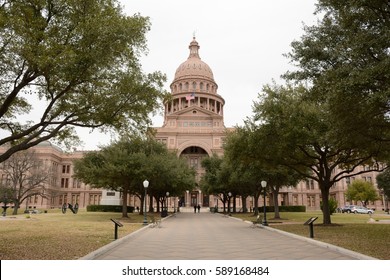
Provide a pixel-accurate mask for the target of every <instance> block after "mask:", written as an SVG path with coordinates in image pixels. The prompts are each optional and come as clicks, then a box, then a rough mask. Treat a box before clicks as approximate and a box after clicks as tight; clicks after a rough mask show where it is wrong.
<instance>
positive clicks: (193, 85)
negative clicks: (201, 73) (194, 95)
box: [192, 82, 196, 90]
mask: <svg viewBox="0 0 390 280" xmlns="http://www.w3.org/2000/svg"><path fill="white" fill-rule="evenodd" d="M192 89H193V90H196V82H193V83H192Z"/></svg>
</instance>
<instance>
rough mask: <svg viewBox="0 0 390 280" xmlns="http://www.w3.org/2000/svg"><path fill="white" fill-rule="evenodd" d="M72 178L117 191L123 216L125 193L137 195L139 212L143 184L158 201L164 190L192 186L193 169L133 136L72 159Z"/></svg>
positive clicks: (176, 190)
mask: <svg viewBox="0 0 390 280" xmlns="http://www.w3.org/2000/svg"><path fill="white" fill-rule="evenodd" d="M74 166H75V167H74V169H75V177H76V178H78V179H80V180H81V181H83V182H84V183H86V184H90V185H91V186H93V187H96V188H105V189H111V190H115V191H121V192H122V194H123V195H122V197H123V203H122V205H123V212H122V215H123V217H127V198H128V194H134V195H137V196H138V197H139V198H140V201H141V212H140V214H143V212H142V211H143V209H144V207H142V206H143V202H144V196H145V195H144V193H145V190H144V187H143V184H142V182H143V181H144V180H148V181H149V187H148V189H147V192H148V194H149V195H150V196H153V197H155V199H156V200H157V201H158V200H159V199H160V198H161V197H165V194H166V192H169V193H170V194H172V195H179V194H181V193H182V192H184V191H185V190H190V189H192V188H193V186H194V185H195V171H194V170H193V169H191V168H190V167H189V166H188V164H187V163H186V162H185V161H184V160H182V159H180V158H178V157H177V156H176V155H175V154H174V153H172V152H169V151H168V150H167V148H166V146H164V145H163V144H161V143H158V142H156V141H155V140H153V139H149V138H147V139H144V138H142V137H140V136H136V135H133V136H132V137H130V138H123V139H121V140H119V141H117V142H115V143H113V144H111V145H109V146H106V147H103V148H102V149H101V150H100V151H92V152H88V153H86V154H85V156H84V157H83V158H82V159H80V160H76V161H75V162H74Z"/></svg>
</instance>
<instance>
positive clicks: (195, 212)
mask: <svg viewBox="0 0 390 280" xmlns="http://www.w3.org/2000/svg"><path fill="white" fill-rule="evenodd" d="M194 213H195V214H196V205H194Z"/></svg>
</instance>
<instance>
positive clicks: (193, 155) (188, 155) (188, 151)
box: [180, 146, 209, 207]
mask: <svg viewBox="0 0 390 280" xmlns="http://www.w3.org/2000/svg"><path fill="white" fill-rule="evenodd" d="M208 156H209V155H208V153H207V152H206V151H205V150H204V149H203V148H201V147H199V146H190V147H187V148H185V149H184V150H183V151H182V153H181V154H180V157H181V158H184V159H186V161H187V163H188V165H189V166H190V167H192V168H194V169H195V170H196V178H195V179H196V182H197V183H199V181H200V179H201V178H202V176H203V174H204V173H205V170H204V168H203V167H202V160H203V159H204V158H206V157H208ZM198 204H199V205H201V206H202V207H203V206H205V207H208V206H209V197H208V195H205V194H203V193H202V191H201V190H200V188H199V187H198V184H196V186H195V187H194V189H193V190H192V191H190V192H189V193H188V194H187V197H186V206H195V205H198Z"/></svg>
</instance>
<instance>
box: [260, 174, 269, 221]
mask: <svg viewBox="0 0 390 280" xmlns="http://www.w3.org/2000/svg"><path fill="white" fill-rule="evenodd" d="M261 186H262V187H263V189H264V209H263V210H264V219H263V223H262V224H263V226H268V223H267V211H266V210H265V207H266V203H265V196H266V187H267V182H266V181H261Z"/></svg>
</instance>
